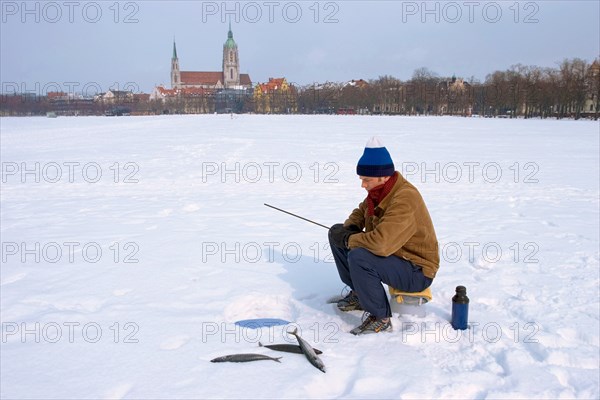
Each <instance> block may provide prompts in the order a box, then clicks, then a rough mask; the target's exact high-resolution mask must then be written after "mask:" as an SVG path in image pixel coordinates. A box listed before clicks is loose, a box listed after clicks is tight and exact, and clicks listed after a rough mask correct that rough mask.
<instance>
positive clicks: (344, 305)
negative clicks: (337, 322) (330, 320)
mask: <svg viewBox="0 0 600 400" xmlns="http://www.w3.org/2000/svg"><path fill="white" fill-rule="evenodd" d="M337 307H338V308H339V309H340V311H354V310H360V311H362V309H363V308H362V307H361V305H360V302H359V301H358V296H357V295H356V293H354V290H353V291H351V292H350V293H348V295H346V297H344V298H343V299H341V300H340V301H338V302H337Z"/></svg>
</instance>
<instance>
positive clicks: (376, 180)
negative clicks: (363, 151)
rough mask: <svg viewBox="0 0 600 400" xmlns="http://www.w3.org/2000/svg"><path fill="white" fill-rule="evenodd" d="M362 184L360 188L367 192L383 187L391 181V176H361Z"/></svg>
mask: <svg viewBox="0 0 600 400" xmlns="http://www.w3.org/2000/svg"><path fill="white" fill-rule="evenodd" d="M359 178H360V181H361V182H362V183H361V185H360V187H362V188H364V189H365V190H366V191H367V192H368V191H369V190H371V189H373V188H376V187H377V186H379V185H382V184H384V183H386V182H387V181H388V179H390V177H389V176H383V177H373V176H359Z"/></svg>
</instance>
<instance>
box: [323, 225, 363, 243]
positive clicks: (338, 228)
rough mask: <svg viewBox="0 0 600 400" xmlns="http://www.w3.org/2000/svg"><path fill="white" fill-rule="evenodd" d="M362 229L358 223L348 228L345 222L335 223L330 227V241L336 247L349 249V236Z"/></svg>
mask: <svg viewBox="0 0 600 400" xmlns="http://www.w3.org/2000/svg"><path fill="white" fill-rule="evenodd" d="M360 231H361V229H360V228H359V227H358V226H356V225H350V226H348V227H347V228H346V227H344V225H343V224H335V225H333V226H332V227H331V228H330V229H329V241H330V242H331V244H333V245H334V246H336V247H339V248H342V249H347V248H348V238H349V237H350V236H351V235H354V234H355V233H358V232H360Z"/></svg>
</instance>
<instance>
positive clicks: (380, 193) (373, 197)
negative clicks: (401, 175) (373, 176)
mask: <svg viewBox="0 0 600 400" xmlns="http://www.w3.org/2000/svg"><path fill="white" fill-rule="evenodd" d="M397 180H398V174H397V173H394V175H392V176H391V177H390V179H388V181H387V182H386V183H383V184H381V185H379V186H376V187H374V188H373V189H371V190H369V194H368V195H367V206H368V215H369V216H373V215H375V207H377V206H378V205H379V203H381V201H382V200H383V199H385V196H387V195H388V194H390V192H391V191H392V188H393V187H394V185H395V184H396V181H397Z"/></svg>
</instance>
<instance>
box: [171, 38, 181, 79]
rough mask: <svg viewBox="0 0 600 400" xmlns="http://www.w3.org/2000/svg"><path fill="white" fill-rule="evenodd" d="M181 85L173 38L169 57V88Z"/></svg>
mask: <svg viewBox="0 0 600 400" xmlns="http://www.w3.org/2000/svg"><path fill="white" fill-rule="evenodd" d="M179 87H181V72H180V71H179V58H177V47H175V40H173V57H172V58H171V89H176V88H179Z"/></svg>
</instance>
